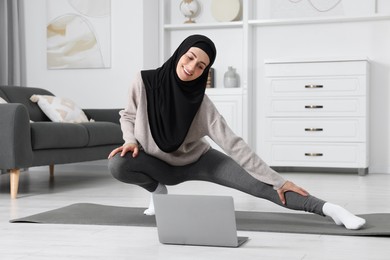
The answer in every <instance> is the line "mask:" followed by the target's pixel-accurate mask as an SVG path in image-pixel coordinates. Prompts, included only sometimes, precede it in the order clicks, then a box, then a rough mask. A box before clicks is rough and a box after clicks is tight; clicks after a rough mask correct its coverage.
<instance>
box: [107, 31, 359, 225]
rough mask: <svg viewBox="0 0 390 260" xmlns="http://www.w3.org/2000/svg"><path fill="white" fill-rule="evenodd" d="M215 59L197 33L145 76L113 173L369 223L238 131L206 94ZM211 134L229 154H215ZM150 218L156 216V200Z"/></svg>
mask: <svg viewBox="0 0 390 260" xmlns="http://www.w3.org/2000/svg"><path fill="white" fill-rule="evenodd" d="M215 57H216V49H215V46H214V43H213V42H212V41H211V40H210V39H209V38H207V37H205V36H203V35H192V36H189V37H188V38H186V39H185V40H184V41H183V42H182V43H181V44H180V46H179V47H178V48H177V50H176V51H175V52H174V53H173V55H172V57H170V58H169V59H168V60H167V61H166V62H165V63H164V64H163V65H162V66H161V67H160V68H157V69H155V70H147V71H141V73H139V74H138V75H137V77H136V79H135V81H134V82H133V84H132V85H131V87H130V91H129V101H128V105H127V107H126V108H125V109H124V110H122V111H121V112H120V115H121V119H120V123H121V128H122V132H123V138H124V140H125V144H124V145H123V146H121V147H118V148H116V149H114V150H113V151H112V152H111V153H110V155H109V159H110V160H109V169H110V171H111V173H112V175H113V176H114V177H115V178H117V179H118V180H120V181H122V182H125V183H131V184H136V185H139V186H141V187H143V188H145V189H146V190H148V191H150V192H151V193H152V194H153V193H160V194H161V193H162V194H166V193H167V188H166V186H165V185H176V184H178V183H181V182H184V181H189V180H203V181H210V182H213V183H217V184H221V185H224V186H227V187H231V188H234V189H237V190H240V191H243V192H245V193H248V194H251V195H253V196H256V197H259V198H264V199H267V200H270V201H272V202H274V203H276V204H279V205H281V206H284V207H286V208H289V209H295V210H304V211H308V212H312V213H316V214H319V215H323V216H330V217H332V218H333V220H334V221H335V223H336V224H338V225H344V226H345V227H346V228H348V229H359V228H361V227H362V226H363V225H364V224H365V220H364V219H362V218H360V217H357V216H355V215H353V214H352V213H350V212H348V211H347V210H345V209H344V208H342V207H340V206H338V205H334V204H331V203H329V202H324V201H322V200H320V199H318V198H316V197H314V196H311V195H310V194H309V193H308V192H307V191H305V190H304V189H303V188H301V187H299V186H297V185H295V184H294V183H292V182H291V181H286V180H285V179H284V178H283V177H282V176H281V175H279V174H278V173H277V172H275V171H273V170H272V169H271V168H270V167H268V166H267V165H266V164H265V163H264V162H263V161H262V160H261V159H260V158H259V156H257V155H256V154H255V153H254V152H253V151H252V150H251V149H250V148H249V146H248V145H247V144H246V143H245V142H244V141H243V139H242V138H240V137H238V136H236V135H235V134H234V133H233V132H232V130H231V129H230V128H229V127H228V125H227V124H226V122H225V120H224V118H223V117H222V116H221V115H220V114H219V113H218V111H217V109H216V108H215V106H214V105H213V103H212V102H211V101H210V99H209V98H208V97H207V95H205V88H206V81H207V76H208V72H209V69H210V67H211V66H212V64H213V62H214V60H215ZM205 136H209V137H210V138H211V139H212V140H214V142H215V143H217V144H218V145H219V146H220V147H221V148H222V149H223V150H224V151H225V152H226V153H227V154H228V155H229V156H228V155H225V154H223V153H221V152H218V151H216V150H214V149H212V148H211V147H210V145H209V144H208V143H207V142H206V141H205V139H204V137H205ZM145 214H146V215H153V214H154V204H153V199H152V198H151V200H150V205H149V208H148V209H147V210H146V211H145Z"/></svg>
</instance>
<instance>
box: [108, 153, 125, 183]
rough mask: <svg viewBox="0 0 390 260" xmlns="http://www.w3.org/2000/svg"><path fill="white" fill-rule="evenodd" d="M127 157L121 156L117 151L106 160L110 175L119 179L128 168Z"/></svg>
mask: <svg viewBox="0 0 390 260" xmlns="http://www.w3.org/2000/svg"><path fill="white" fill-rule="evenodd" d="M128 160H129V158H125V157H122V156H121V155H120V154H119V153H118V154H116V155H114V156H113V157H112V158H110V159H109V160H108V169H109V171H110V173H111V175H112V176H113V177H114V178H116V179H118V180H121V179H123V175H124V174H126V172H127V171H128V170H129V161H128Z"/></svg>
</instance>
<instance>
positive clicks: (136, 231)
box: [0, 165, 390, 260]
mask: <svg viewBox="0 0 390 260" xmlns="http://www.w3.org/2000/svg"><path fill="white" fill-rule="evenodd" d="M283 175H284V176H285V177H286V178H287V179H290V180H292V181H294V182H295V183H297V184H299V185H300V186H303V187H304V188H306V189H307V190H309V191H310V192H311V193H312V194H314V195H316V196H318V197H320V198H322V199H325V200H328V201H331V202H334V203H337V204H340V205H342V206H344V207H346V208H348V209H349V210H350V211H352V212H354V213H356V214H359V213H375V212H386V213H390V174H370V175H368V176H364V177H359V176H357V175H356V174H335V173H331V174H321V173H315V174H310V173H283ZM169 192H170V193H176V194H215V195H231V196H233V197H234V201H235V207H236V209H237V210H254V211H273V212H286V211H287V210H285V209H283V208H280V207H278V206H276V205H273V204H272V203H270V202H267V201H264V200H260V199H257V198H253V197H251V196H249V195H247V194H243V193H241V192H238V191H235V190H231V189H228V188H225V187H221V186H217V185H215V184H211V183H204V182H188V183H183V184H180V185H178V186H174V187H169ZM148 199H149V194H148V193H147V192H146V191H144V190H142V189H141V188H139V187H136V186H132V185H126V184H123V183H120V182H118V181H116V180H114V179H113V178H112V177H111V176H110V175H109V174H108V172H107V171H106V170H105V169H104V168H102V167H96V166H94V167H87V166H85V165H70V166H60V167H58V168H56V173H55V178H54V179H53V180H50V179H49V176H48V169H47V168H41V167H39V168H33V169H30V171H29V172H23V173H22V176H21V179H20V191H19V196H18V199H16V200H11V199H10V198H9V176H8V175H7V174H5V175H1V176H0V259H2V260H8V259H39V260H42V259H169V260H175V259H178V260H179V259H180V260H182V259H197V260H198V259H224V260H229V259H241V260H244V259H245V260H246V259H304V260H307V259H327V260H328V259H343V260H344V259H355V260H357V259H362V260H363V259H364V260H367V259H389V248H390V238H386V237H348V236H328V235H304V234H285V233H267V232H241V231H239V232H238V234H239V235H243V236H249V237H250V240H249V242H247V243H246V244H245V245H244V246H243V247H240V248H216V247H198V246H175V245H162V244H160V243H159V242H158V237H157V230H156V228H146V227H115V226H87V225H46V224H11V223H9V219H12V218H17V217H22V216H26V215H30V214H35V213H40V212H42V211H46V210H51V209H55V208H59V207H62V206H66V205H69V204H72V203H78V202H90V203H101V204H107V205H118V206H135V207H145V206H146V205H147V204H148ZM389 221H390V219H389Z"/></svg>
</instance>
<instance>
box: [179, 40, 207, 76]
mask: <svg viewBox="0 0 390 260" xmlns="http://www.w3.org/2000/svg"><path fill="white" fill-rule="evenodd" d="M209 63H210V59H209V56H208V55H207V54H206V52H204V51H203V50H202V49H200V48H197V47H191V48H190V49H189V50H188V51H187V52H186V53H185V54H184V55H183V56H181V58H180V60H179V62H178V63H177V67H176V73H177V76H178V77H179V79H181V80H182V81H191V80H194V79H197V78H198V77H199V76H200V75H202V73H203V71H204V70H205V69H206V67H207V66H208V65H209Z"/></svg>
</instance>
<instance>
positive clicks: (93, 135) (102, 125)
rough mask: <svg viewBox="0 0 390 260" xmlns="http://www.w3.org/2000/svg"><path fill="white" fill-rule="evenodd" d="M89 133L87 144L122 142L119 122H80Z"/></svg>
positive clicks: (97, 144)
mask: <svg viewBox="0 0 390 260" xmlns="http://www.w3.org/2000/svg"><path fill="white" fill-rule="evenodd" d="M80 125H82V126H84V127H85V128H86V129H87V131H88V135H89V141H88V146H99V145H107V144H123V139H122V130H121V127H120V125H119V124H115V123H111V122H90V123H80Z"/></svg>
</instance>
